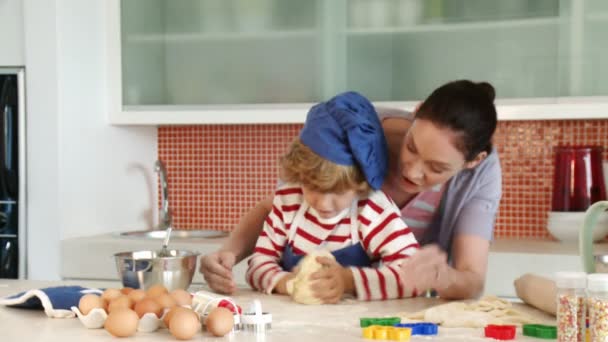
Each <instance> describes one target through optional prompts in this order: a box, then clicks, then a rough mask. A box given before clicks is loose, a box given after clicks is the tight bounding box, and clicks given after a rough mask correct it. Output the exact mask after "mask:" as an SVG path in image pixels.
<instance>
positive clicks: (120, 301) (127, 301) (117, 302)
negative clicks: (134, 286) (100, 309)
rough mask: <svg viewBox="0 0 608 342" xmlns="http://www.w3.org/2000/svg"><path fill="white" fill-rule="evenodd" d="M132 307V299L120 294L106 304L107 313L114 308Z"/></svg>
mask: <svg viewBox="0 0 608 342" xmlns="http://www.w3.org/2000/svg"><path fill="white" fill-rule="evenodd" d="M120 308H123V309H132V308H133V301H132V300H131V298H129V297H127V296H125V295H120V297H118V298H114V299H113V300H112V301H111V302H110V304H108V313H110V312H112V311H114V310H116V309H120Z"/></svg>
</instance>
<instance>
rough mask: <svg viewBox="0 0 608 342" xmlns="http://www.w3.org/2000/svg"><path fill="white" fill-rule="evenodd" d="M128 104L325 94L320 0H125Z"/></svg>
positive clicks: (282, 99)
mask: <svg viewBox="0 0 608 342" xmlns="http://www.w3.org/2000/svg"><path fill="white" fill-rule="evenodd" d="M120 10H121V14H120V24H121V55H122V96H123V101H122V102H123V105H125V106H138V105H182V106H183V105H195V106H196V105H226V104H231V105H234V104H276V103H308V102H314V101H318V100H320V97H321V94H320V92H321V89H322V86H321V84H320V82H321V78H320V77H319V72H320V70H322V66H321V63H322V62H321V58H322V54H321V52H320V47H321V45H320V44H321V34H320V31H319V29H318V21H319V20H318V16H319V1H301V0H178V1H176V0H121V6H120Z"/></svg>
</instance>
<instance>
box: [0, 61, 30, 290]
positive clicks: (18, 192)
mask: <svg viewBox="0 0 608 342" xmlns="http://www.w3.org/2000/svg"><path fill="white" fill-rule="evenodd" d="M23 82H24V70H23V69H21V68H0V278H24V277H25V276H26V263H25V206H24V203H25V200H24V199H25V198H24V197H25V196H24V191H23V189H24V188H25V186H24V184H25V177H23V176H21V175H24V174H25V167H24V165H25V158H24V151H25V143H24V142H25V134H24V132H25V126H24V123H25V122H24V109H25V108H24V106H25V99H24V89H25V88H24V84H23Z"/></svg>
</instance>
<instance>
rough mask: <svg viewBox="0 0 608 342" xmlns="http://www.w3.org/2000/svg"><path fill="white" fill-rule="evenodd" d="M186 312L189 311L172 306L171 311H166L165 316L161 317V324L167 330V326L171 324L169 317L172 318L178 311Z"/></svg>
mask: <svg viewBox="0 0 608 342" xmlns="http://www.w3.org/2000/svg"><path fill="white" fill-rule="evenodd" d="M184 310H185V311H188V310H190V309H187V308H184V307H181V306H174V307H173V308H172V309H170V310H169V311H167V314H166V315H165V317H163V322H164V323H165V326H166V327H167V328H169V325H170V323H171V317H173V315H174V314H175V313H176V312H178V311H184Z"/></svg>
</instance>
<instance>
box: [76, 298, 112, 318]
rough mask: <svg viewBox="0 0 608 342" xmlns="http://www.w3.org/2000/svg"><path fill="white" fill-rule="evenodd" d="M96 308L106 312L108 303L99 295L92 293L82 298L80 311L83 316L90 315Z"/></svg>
mask: <svg viewBox="0 0 608 342" xmlns="http://www.w3.org/2000/svg"><path fill="white" fill-rule="evenodd" d="M95 308H100V309H104V310H105V308H106V301H105V300H104V299H103V298H101V297H99V296H98V295H96V294H92V293H89V294H86V295H84V296H82V297H80V301H79V302H78V310H80V312H81V313H82V314H83V315H88V314H89V312H91V310H93V309H95Z"/></svg>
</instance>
